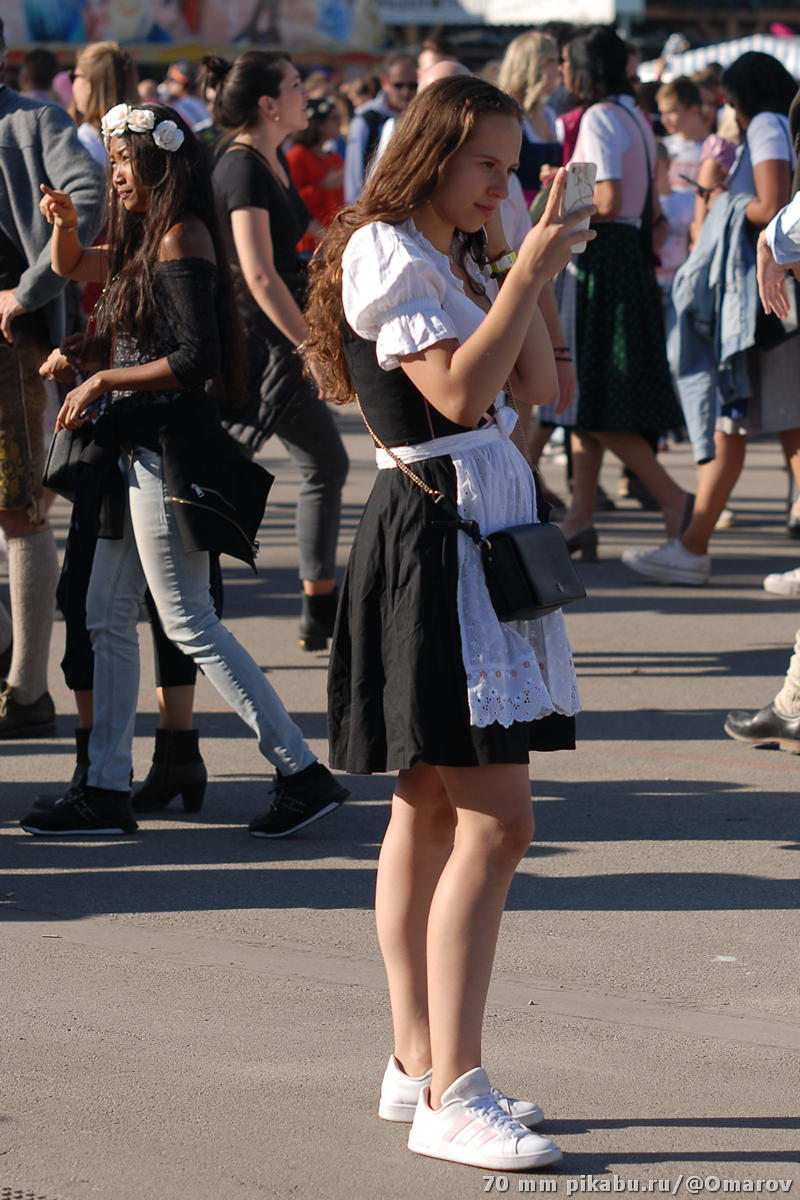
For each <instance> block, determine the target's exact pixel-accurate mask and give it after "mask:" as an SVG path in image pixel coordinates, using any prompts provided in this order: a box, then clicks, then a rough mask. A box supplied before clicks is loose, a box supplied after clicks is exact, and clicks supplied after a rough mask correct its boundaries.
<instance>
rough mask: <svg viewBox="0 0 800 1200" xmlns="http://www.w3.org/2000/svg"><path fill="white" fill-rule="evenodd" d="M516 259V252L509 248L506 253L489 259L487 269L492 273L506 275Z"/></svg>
mask: <svg viewBox="0 0 800 1200" xmlns="http://www.w3.org/2000/svg"><path fill="white" fill-rule="evenodd" d="M516 261H517V256H516V254H515V253H514V251H513V250H509V252H508V254H503V255H501V256H500V258H495V259H491V260H490V261H489V270H490V271H491V272H492V274H493V275H506V274H507V273H508V272H509V271H510V270H511V268H512V267H513V265H514V263H515V262H516Z"/></svg>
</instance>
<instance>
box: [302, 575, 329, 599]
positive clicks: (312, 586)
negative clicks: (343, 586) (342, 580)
mask: <svg viewBox="0 0 800 1200" xmlns="http://www.w3.org/2000/svg"><path fill="white" fill-rule="evenodd" d="M335 587H336V580H335V579H304V580H303V591H304V592H305V594H306V595H307V596H330V594H331V592H332V591H333V589H334V588H335Z"/></svg>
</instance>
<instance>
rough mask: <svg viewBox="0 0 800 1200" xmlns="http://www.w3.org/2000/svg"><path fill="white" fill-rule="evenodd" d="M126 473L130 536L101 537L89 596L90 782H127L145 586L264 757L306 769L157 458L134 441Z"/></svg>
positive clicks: (307, 758) (297, 737)
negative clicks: (233, 628) (213, 589)
mask: <svg viewBox="0 0 800 1200" xmlns="http://www.w3.org/2000/svg"><path fill="white" fill-rule="evenodd" d="M122 470H123V474H124V475H125V476H126V477H127V484H128V501H129V502H128V505H127V511H126V514H125V527H124V533H123V536H122V538H120V539H110V538H99V539H98V542H97V550H96V551H95V556H94V563H93V566H92V575H91V580H90V583H89V594H88V597H87V601H86V619H87V626H88V629H89V633H90V635H91V639H92V647H93V649H94V727H93V729H92V735H91V738H90V741H89V758H90V760H91V766H90V768H89V784H90V785H91V786H92V787H100V788H109V789H112V790H113V791H117V792H127V791H128V789H129V787H130V771H131V747H132V744H133V732H134V722H135V719H136V705H137V700H138V695H139V635H138V631H137V628H136V624H137V621H138V619H139V614H140V608H141V605H142V603H143V601H144V594H145V589H146V588H148V587H149V588H150V592H151V594H152V596H153V600H154V601H155V606H156V609H157V610H158V615H159V617H160V619H161V623H162V625H163V627H164V632H165V633H166V635H167V637H168V638H170V640H171V641H173V642H174V643H175V644H176V645H177V646H178V647H179V648H180V649H181V650H183V652H184V653H185V654H188V655H190V656H191V657H192V658H193V659H194V661H195V662H196V663H197V665H198V667H202V669H203V672H204V674H205V675H206V676H207V678H208V679H209V680H210V682H211V683H212V684H213V685H214V687H215V688H216V689H217V691H218V692H219V694H220V696H222V698H223V700H224V701H225V702H226V703H227V704H229V705H230V706H231V708H232V709H233V710H234V712H236V713H238V714H239V716H240V717H241V718H242V720H243V721H244V722H245V723H246V724H247V725H249V726H250V728H251V729H252V730H253V732H254V733H255V734H256V736H257V737H258V746H259V749H260V751H261V753H262V754H263V755H264V756H265V758H268V759H269V761H270V762H271V763H272V764H273V765H274V766H275V767H276V768H277V769H278V771H279V772H280V774H281V775H294V774H296V773H297V772H298V771H302V770H303V769H304V768H305V767H308V766H310V765H311V763H313V762H314V761H315V756H314V754H312V752H311V750H309V748H308V746H307V745H306V743H305V741H304V740H303V735H302V733H301V732H300V730H299V728H298V727H297V725H296V724H295V723H294V721H293V720H292V718H291V717H290V716H289V714H288V713H287V711H286V709H285V708H284V707H283V704H282V703H281V700H280V697H279V696H278V695H277V693H276V692H275V690H274V689H273V687H272V686H271V684H270V683H269V682H268V681H267V679H266V678H265V677H264V675H263V673H262V671H261V670H260V668H259V667H258V665H257V664H256V663H255V662H254V661H253V659H252V658H251V657H250V655H249V654H248V653H247V651H246V650H245V649H244V648H243V647H242V646H241V645H240V644H239V642H237V640H236V638H235V637H234V636H233V634H232V633H230V632H229V630H227V629H226V628H225V626H224V625H223V624H222V622H221V621H220V620H219V618H218V616H217V614H216V613H215V612H214V606H213V604H212V602H211V595H210V592H209V590H208V555H207V554H205V553H204V552H202V551H192V552H191V553H190V552H188V551H186V550H185V549H184V546H183V542H182V540H181V536H180V532H179V530H178V527H177V524H176V521H175V514H174V511H173V505H172V504H171V503H170V502H169V500H168V499H167V494H166V489H165V486H164V482H163V477H162V471H161V457H160V455H158V454H154V453H153V452H152V451H150V450H145V449H144V448H142V447H137V448H136V450H135V452H134V455H133V459H132V461H131V463H130V465H128V463H127V462H126V463H124V464H123V465H122Z"/></svg>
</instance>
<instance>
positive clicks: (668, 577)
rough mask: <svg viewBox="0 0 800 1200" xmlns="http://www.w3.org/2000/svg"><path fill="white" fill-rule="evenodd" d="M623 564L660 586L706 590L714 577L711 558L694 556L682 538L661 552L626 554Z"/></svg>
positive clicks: (631, 551) (669, 543) (649, 551)
mask: <svg viewBox="0 0 800 1200" xmlns="http://www.w3.org/2000/svg"><path fill="white" fill-rule="evenodd" d="M622 561H623V562H624V564H625V566H626V567H630V569H631V570H632V571H635V572H636V573H637V575H644V576H645V577H646V578H647V579H652V580H654V581H655V582H656V583H688V584H691V585H693V586H694V587H702V586H703V585H704V584H706V583H708V580H709V577H710V575H711V559H710V558H709V556H708V555H707V554H692V552H691V551H690V550H687V549H686V547H685V546H684V544H683V542H681V541H680V539H679V538H675V539H674V540H673V541H671V542H667V543H666V545H664V546H659V548H658V549H657V550H632V549H631V550H623V552H622Z"/></svg>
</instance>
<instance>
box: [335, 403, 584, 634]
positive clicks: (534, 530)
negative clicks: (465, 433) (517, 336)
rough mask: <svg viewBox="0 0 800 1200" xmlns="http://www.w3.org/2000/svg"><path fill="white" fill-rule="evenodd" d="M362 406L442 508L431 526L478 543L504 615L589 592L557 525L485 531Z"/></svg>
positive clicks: (510, 617)
mask: <svg viewBox="0 0 800 1200" xmlns="http://www.w3.org/2000/svg"><path fill="white" fill-rule="evenodd" d="M358 407H359V409H360V411H361V416H362V417H363V419H364V424H365V425H366V427H367V430H368V431H369V433H370V436H371V437H372V440H373V441H374V443H375V445H376V446H378V447H379V448H380V449H381V450H384V451H385V452H386V453H387V454H388V455H389V457H390V458H391V459H393V461H394V463H395V465H396V466H397V468H398V470H400V471H402V473H403V474H404V475H405V476H406V477H407V478H408V479H410V480H411V481H412V483H415V484H416V485H417V487H419V488H421V489H422V491H423V492H424V493H425V494H426V496H429V497H430V499H431V502H432V503H433V504H434V505H436V507H437V510H438V512H439V513H441V514H442V516H441V519H439V520H434V521H432V522H431V528H432V529H441V530H443V531H448V530H451V529H452V530H459V529H460V530H462V532H464V533H466V534H467V536H468V537H470V538H471V539H472V541H473V542H474V543H475V545H476V546H478V547H479V549H480V552H481V559H482V561H483V571H484V575H485V576H486V587H487V588H488V591H489V598H490V599H491V601H492V605H493V606H494V610H495V612H496V613H497V616H498V618H499V620H501V621H530V620H533V619H534V618H536V617H544V616H546V615H547V613H551V612H556V611H557V609H559V608H563V607H564V605H565V604H572V603H574V601H576V600H584V599H585V598H586V589H585V588H584V586H583V584H582V583H581V581H580V579H579V578H578V573H577V571H576V570H575V567H574V565H573V562H572V559H571V558H570V554H569V550H568V549H567V543H566V542H565V540H564V535H563V534H562V532H561V530H560V529H559V528H558V526H557V525H550V524H548V523H547V522H540V523H536V524H529V525H512V526H511V528H510V529H500V530H498V531H497V532H496V533H492V534H490V535H489V536H488V537H487V536H484V534H482V533H481V529H480V526H479V525H478V522H477V521H465V520H464V518H463V517H462V516H461V515H460V514H459V512H458V510H457V509H456V507H455V505H454V504H453V503H452V501H451V500H450V499H449V497H448V496H446V495H445V493H444V492H440V491H438V490H437V489H436V488H432V487H430V486H429V485H428V484H427V483H425V481H424V480H423V479H420V477H419V475H416V474H415V473H414V472H413V471H412V470H411V469H410V467H408V466H407V465H406V463H404V462H403V461H402V460H401V459H399V458H398V457H397V455H396V454H393V453H392V451H391V450H390V449H389V447H388V446H386V445H384V443H383V442H382V441H381V440H380V438H379V437H378V436H377V434H376V433H375V432H374V430H373V429H372V427H371V425H370V423H369V421H368V420H367V418H366V416H365V415H364V410H363V408H362V407H361V402H360V401H359V404H358ZM512 407H513V404H512ZM531 469H533V468H532V467H531Z"/></svg>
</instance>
